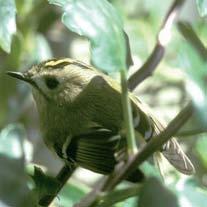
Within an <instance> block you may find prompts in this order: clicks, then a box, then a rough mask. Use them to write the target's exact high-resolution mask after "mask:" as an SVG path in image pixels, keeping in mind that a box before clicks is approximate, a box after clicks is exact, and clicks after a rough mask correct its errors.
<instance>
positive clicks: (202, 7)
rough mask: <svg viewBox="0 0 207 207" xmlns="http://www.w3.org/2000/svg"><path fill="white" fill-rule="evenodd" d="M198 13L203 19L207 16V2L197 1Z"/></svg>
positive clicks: (204, 0) (206, 0) (203, 0)
mask: <svg viewBox="0 0 207 207" xmlns="http://www.w3.org/2000/svg"><path fill="white" fill-rule="evenodd" d="M196 3H197V8H198V12H199V14H200V16H201V17H204V16H206V15H207V0H196Z"/></svg>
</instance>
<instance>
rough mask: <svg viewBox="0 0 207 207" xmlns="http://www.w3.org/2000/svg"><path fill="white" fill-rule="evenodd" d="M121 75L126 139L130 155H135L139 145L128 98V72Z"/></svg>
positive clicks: (122, 71) (124, 71)
mask: <svg viewBox="0 0 207 207" xmlns="http://www.w3.org/2000/svg"><path fill="white" fill-rule="evenodd" d="M120 75H121V87H122V104H123V112H124V123H125V127H126V137H127V144H128V155H129V157H130V156H131V155H134V154H136V153H137V145H136V141H135V133H134V126H133V117H132V108H131V103H130V101H129V97H128V85H127V71H126V69H122V70H121V71H120Z"/></svg>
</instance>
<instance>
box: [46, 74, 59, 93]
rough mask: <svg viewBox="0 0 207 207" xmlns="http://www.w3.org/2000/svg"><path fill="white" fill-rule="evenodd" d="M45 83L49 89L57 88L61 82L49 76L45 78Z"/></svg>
mask: <svg viewBox="0 0 207 207" xmlns="http://www.w3.org/2000/svg"><path fill="white" fill-rule="evenodd" d="M45 83H46V85H47V87H48V88H49V89H51V90H52V89H55V88H57V86H58V85H59V82H58V80H57V79H56V78H51V77H47V78H45Z"/></svg>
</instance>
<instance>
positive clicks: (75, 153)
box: [66, 128, 121, 174]
mask: <svg viewBox="0 0 207 207" xmlns="http://www.w3.org/2000/svg"><path fill="white" fill-rule="evenodd" d="M120 141H121V138H120V136H119V135H115V134H114V132H112V131H110V130H108V129H103V128H97V129H93V130H91V132H88V133H85V134H81V135H78V136H75V137H73V138H72V140H71V142H70V144H69V146H68V148H67V151H66V153H67V157H68V158H69V159H72V160H74V161H75V162H76V163H77V164H78V165H80V166H81V167H84V168H86V169H89V170H91V171H93V172H97V173H101V174H108V173H110V172H112V171H113V169H114V166H115V165H116V163H117V158H116V154H115V152H116V151H117V148H118V145H119V144H120Z"/></svg>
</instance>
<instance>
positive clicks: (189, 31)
mask: <svg viewBox="0 0 207 207" xmlns="http://www.w3.org/2000/svg"><path fill="white" fill-rule="evenodd" d="M177 26H178V29H179V31H180V33H181V34H182V35H183V37H184V38H185V39H186V40H187V41H188V42H189V43H190V44H191V45H192V46H193V47H194V48H195V49H196V51H197V52H198V54H199V55H200V57H201V58H202V59H203V60H204V61H207V49H206V48H205V46H204V44H203V43H202V41H201V40H200V38H199V37H198V35H197V34H196V32H195V31H194V30H193V28H192V26H191V25H190V24H189V23H187V22H178V24H177Z"/></svg>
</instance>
